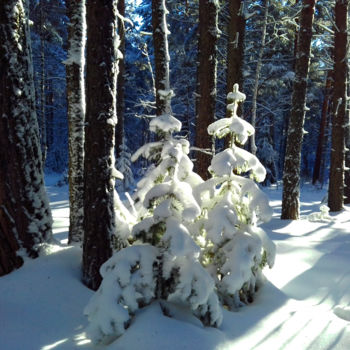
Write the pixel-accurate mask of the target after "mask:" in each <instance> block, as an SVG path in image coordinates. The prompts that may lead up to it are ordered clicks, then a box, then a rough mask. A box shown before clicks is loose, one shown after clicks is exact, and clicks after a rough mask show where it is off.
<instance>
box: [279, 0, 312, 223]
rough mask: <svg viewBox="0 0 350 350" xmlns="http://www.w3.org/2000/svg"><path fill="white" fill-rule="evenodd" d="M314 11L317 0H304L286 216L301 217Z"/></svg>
mask: <svg viewBox="0 0 350 350" xmlns="http://www.w3.org/2000/svg"><path fill="white" fill-rule="evenodd" d="M314 10H315V0H304V1H303V8H302V10H301V14H300V18H299V23H300V28H299V34H298V48H297V54H296V62H295V80H294V85H293V94H292V109H291V112H290V118H289V126H288V136H287V146H286V155H285V162H284V172H283V194H282V215H281V218H282V219H292V220H297V219H298V218H299V192H300V159H301V146H302V142H303V126H304V118H305V108H306V106H305V102H306V87H307V78H308V71H309V61H310V47H311V38H312V23H313V17H314Z"/></svg>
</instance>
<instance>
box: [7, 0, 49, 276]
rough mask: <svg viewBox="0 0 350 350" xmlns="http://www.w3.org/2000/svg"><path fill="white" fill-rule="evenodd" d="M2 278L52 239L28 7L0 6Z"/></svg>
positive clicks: (16, 0)
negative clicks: (40, 244)
mask: <svg viewBox="0 0 350 350" xmlns="http://www.w3.org/2000/svg"><path fill="white" fill-rule="evenodd" d="M0 38H1V45H0V67H1V69H0V150H1V151H0V275H4V274H6V273H9V272H11V271H12V270H13V269H15V268H17V267H19V266H21V265H22V263H23V260H22V258H21V257H20V256H18V255H17V254H16V253H17V251H18V250H19V249H21V248H23V249H24V250H25V251H26V252H27V254H28V255H29V256H30V257H37V256H38V253H39V247H38V244H39V243H41V242H44V241H46V240H50V239H51V237H52V233H51V225H52V218H51V212H50V208H49V204H48V200H47V197H46V192H45V187H44V178H43V171H42V158H41V150H40V141H39V127H38V123H37V117H36V113H35V98H34V86H33V76H32V62H31V52H30V45H29V38H30V36H29V25H28V16H27V8H26V3H25V6H23V1H20V0H2V1H1V2H0Z"/></svg>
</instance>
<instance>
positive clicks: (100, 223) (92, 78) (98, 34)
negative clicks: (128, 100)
mask: <svg viewBox="0 0 350 350" xmlns="http://www.w3.org/2000/svg"><path fill="white" fill-rule="evenodd" d="M116 6H117V5H116V2H115V1H114V0H105V1H104V2H103V5H102V4H101V2H100V1H98V0H89V1H88V3H87V28H88V29H87V38H88V39H87V51H86V53H87V59H86V128H85V160H84V179H85V184H84V225H83V227H84V243H83V282H84V283H85V284H86V285H87V286H88V287H89V288H91V289H94V290H96V289H97V288H98V287H99V285H100V283H101V280H102V278H101V275H100V273H99V269H100V267H101V265H102V264H103V263H104V262H105V261H106V260H107V259H108V258H109V257H110V256H111V254H112V249H111V236H112V235H113V234H114V233H115V213H114V193H115V190H114V182H115V181H114V174H115V170H114V169H115V168H114V165H115V164H114V146H115V126H116V123H117V117H116V87H117V84H116V79H117V74H118V61H117V47H116V46H117V44H119V42H118V40H117V8H116Z"/></svg>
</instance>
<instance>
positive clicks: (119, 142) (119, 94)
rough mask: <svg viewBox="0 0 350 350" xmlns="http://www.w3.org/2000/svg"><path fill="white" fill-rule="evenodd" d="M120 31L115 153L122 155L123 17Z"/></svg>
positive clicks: (121, 6) (120, 1)
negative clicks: (121, 56)
mask: <svg viewBox="0 0 350 350" xmlns="http://www.w3.org/2000/svg"><path fill="white" fill-rule="evenodd" d="M118 12H119V14H120V15H121V16H123V17H124V16H125V0H118ZM118 32H119V38H120V44H119V51H120V52H121V53H122V55H123V58H121V59H119V61H118V62H119V73H118V79H117V117H118V124H117V126H116V131H115V151H116V152H115V153H116V157H117V158H119V157H120V147H121V145H122V144H123V140H124V114H125V26H124V22H123V20H122V19H120V18H118Z"/></svg>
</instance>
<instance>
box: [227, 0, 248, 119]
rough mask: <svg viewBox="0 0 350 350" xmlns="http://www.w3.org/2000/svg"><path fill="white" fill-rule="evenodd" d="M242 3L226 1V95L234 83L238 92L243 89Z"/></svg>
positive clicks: (234, 0)
mask: <svg viewBox="0 0 350 350" xmlns="http://www.w3.org/2000/svg"><path fill="white" fill-rule="evenodd" d="M243 3H244V0H228V9H229V15H230V19H229V22H228V25H227V34H228V41H227V77H226V93H227V94H228V93H229V92H231V91H232V88H233V85H234V84H236V83H237V84H238V85H239V87H240V90H242V89H243V57H244V37H245V18H244V13H243ZM240 106H241V104H240ZM227 113H229V112H227ZM227 117H228V116H227Z"/></svg>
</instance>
